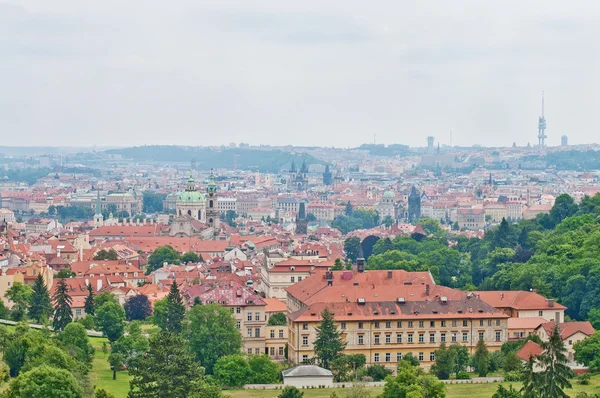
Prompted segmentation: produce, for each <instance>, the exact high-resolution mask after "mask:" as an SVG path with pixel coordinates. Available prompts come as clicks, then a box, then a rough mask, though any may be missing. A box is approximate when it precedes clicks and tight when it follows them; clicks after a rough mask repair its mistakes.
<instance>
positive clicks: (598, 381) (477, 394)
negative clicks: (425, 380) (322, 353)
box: [226, 375, 600, 398]
mask: <svg viewBox="0 0 600 398" xmlns="http://www.w3.org/2000/svg"><path fill="white" fill-rule="evenodd" d="M572 383H573V388H572V389H570V390H567V391H566V392H567V394H569V395H570V396H571V397H575V395H577V393H578V392H580V391H585V392H587V393H591V392H594V393H600V375H596V376H593V377H592V384H590V385H589V386H582V385H580V384H578V383H577V382H576V381H575V380H572ZM498 384H499V383H488V384H449V385H448V388H447V392H448V395H447V398H463V397H469V398H490V397H491V396H492V395H494V392H495V391H496V389H497V388H498ZM503 384H504V385H505V386H506V387H508V385H509V384H512V385H513V387H514V388H516V389H520V388H521V384H520V383H503ZM302 391H303V392H304V398H329V396H330V395H331V393H332V392H334V391H335V392H336V395H337V396H338V397H340V398H344V396H345V394H344V391H345V390H344V389H343V388H337V389H314V390H313V389H309V390H302ZM382 391H383V388H382V387H374V388H369V392H370V393H371V397H372V398H376V397H377V395H379V394H381V392H382ZM280 392H281V391H280V390H237V391H226V393H227V394H228V395H230V396H231V397H232V398H246V397H249V398H263V397H264V398H276V397H277V395H279V393H280Z"/></svg>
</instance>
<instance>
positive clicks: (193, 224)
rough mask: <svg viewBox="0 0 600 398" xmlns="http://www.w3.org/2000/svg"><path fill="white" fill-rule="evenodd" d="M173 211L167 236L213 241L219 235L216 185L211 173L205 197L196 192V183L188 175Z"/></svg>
mask: <svg viewBox="0 0 600 398" xmlns="http://www.w3.org/2000/svg"><path fill="white" fill-rule="evenodd" d="M175 211H176V216H175V219H174V220H173V223H172V224H171V228H170V229H169V235H171V236H180V237H181V236H192V235H200V236H202V238H203V239H213V238H215V237H216V236H217V235H218V234H219V232H218V231H219V217H220V214H219V210H218V207H217V184H216V182H215V175H214V173H213V172H212V171H211V173H210V177H209V178H208V185H207V187H206V195H204V194H202V193H201V192H200V191H198V190H196V183H195V181H194V178H193V176H192V174H191V173H190V178H189V179H188V182H187V187H186V189H185V191H183V192H181V193H180V194H179V195H178V197H177V201H176V203H175Z"/></svg>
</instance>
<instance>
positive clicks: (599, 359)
mask: <svg viewBox="0 0 600 398" xmlns="http://www.w3.org/2000/svg"><path fill="white" fill-rule="evenodd" d="M573 348H574V349H575V360H576V361H577V362H578V363H582V364H584V365H585V366H587V367H589V368H590V371H592V372H598V371H600V331H597V332H595V333H594V334H593V335H591V336H590V337H588V338H587V339H584V340H581V341H578V342H577V343H575V345H574V346H573Z"/></svg>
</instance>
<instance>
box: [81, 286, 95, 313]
mask: <svg viewBox="0 0 600 398" xmlns="http://www.w3.org/2000/svg"><path fill="white" fill-rule="evenodd" d="M87 291H88V294H87V296H86V297H85V304H84V307H83V309H84V311H85V313H86V314H87V315H94V312H95V309H94V288H93V287H92V284H91V283H88V285H87Z"/></svg>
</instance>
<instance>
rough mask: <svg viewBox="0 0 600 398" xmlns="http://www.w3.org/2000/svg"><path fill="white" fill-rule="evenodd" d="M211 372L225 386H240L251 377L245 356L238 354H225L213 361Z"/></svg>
mask: <svg viewBox="0 0 600 398" xmlns="http://www.w3.org/2000/svg"><path fill="white" fill-rule="evenodd" d="M213 374H214V376H215V378H216V379H217V380H218V381H219V383H221V384H222V385H224V386H226V387H242V386H243V385H244V384H246V383H248V382H249V381H250V380H251V377H252V370H251V369H250V365H248V361H246V358H244V357H243V356H241V355H240V354H234V355H226V356H224V357H221V358H219V359H218V360H217V362H216V363H215V366H214V369H213Z"/></svg>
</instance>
